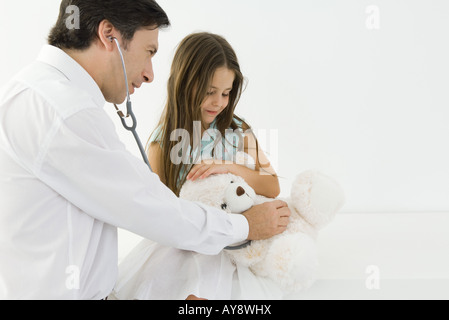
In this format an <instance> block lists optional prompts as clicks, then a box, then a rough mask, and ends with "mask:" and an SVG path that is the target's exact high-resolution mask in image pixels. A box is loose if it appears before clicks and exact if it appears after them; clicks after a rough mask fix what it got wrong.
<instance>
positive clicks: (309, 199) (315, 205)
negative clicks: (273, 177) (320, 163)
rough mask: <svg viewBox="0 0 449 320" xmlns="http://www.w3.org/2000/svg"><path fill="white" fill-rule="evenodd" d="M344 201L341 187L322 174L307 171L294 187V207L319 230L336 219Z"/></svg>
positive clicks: (296, 181) (292, 200) (292, 193)
mask: <svg viewBox="0 0 449 320" xmlns="http://www.w3.org/2000/svg"><path fill="white" fill-rule="evenodd" d="M344 199H345V197H344V192H343V189H342V188H341V186H340V185H339V184H338V183H337V182H336V181H335V180H333V179H332V178H330V177H328V176H326V175H324V174H322V173H320V172H316V171H306V172H304V173H302V174H300V175H299V176H298V177H297V178H296V180H295V181H294V183H293V185H292V191H291V204H292V206H293V207H294V208H295V209H296V210H297V211H298V213H299V214H300V215H301V216H302V217H303V218H304V219H305V220H306V221H307V222H308V223H310V224H311V225H312V226H314V227H315V228H317V229H320V228H321V227H323V226H324V225H326V224H328V223H329V222H330V221H331V220H332V219H333V218H334V216H335V214H336V213H337V212H338V211H339V210H340V209H341V208H342V207H343V205H344V201H345V200H344Z"/></svg>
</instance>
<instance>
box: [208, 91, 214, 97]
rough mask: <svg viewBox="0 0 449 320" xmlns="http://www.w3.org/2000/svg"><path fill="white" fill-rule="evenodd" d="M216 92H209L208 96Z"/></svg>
mask: <svg viewBox="0 0 449 320" xmlns="http://www.w3.org/2000/svg"><path fill="white" fill-rule="evenodd" d="M214 93H215V92H208V93H207V95H208V96H211V95H213V94H214Z"/></svg>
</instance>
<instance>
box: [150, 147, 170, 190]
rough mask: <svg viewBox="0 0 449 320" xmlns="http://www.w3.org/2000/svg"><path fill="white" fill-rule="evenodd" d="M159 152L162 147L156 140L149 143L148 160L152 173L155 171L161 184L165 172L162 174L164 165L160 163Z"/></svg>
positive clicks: (163, 180) (163, 181)
mask: <svg viewBox="0 0 449 320" xmlns="http://www.w3.org/2000/svg"><path fill="white" fill-rule="evenodd" d="M161 153H162V149H161V146H160V144H159V143H158V142H153V143H151V145H150V147H149V149H148V160H149V161H150V165H151V169H152V170H153V172H154V173H156V174H157V175H158V176H159V178H160V180H161V182H162V183H163V184H166V183H165V178H164V177H165V174H164V167H163V166H162V165H161V160H160V159H161Z"/></svg>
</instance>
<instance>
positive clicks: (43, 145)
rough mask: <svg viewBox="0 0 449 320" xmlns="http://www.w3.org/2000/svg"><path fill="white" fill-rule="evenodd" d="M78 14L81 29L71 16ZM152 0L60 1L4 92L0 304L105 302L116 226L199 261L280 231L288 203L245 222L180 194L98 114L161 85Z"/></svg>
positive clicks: (158, 23)
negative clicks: (41, 42)
mask: <svg viewBox="0 0 449 320" xmlns="http://www.w3.org/2000/svg"><path fill="white" fill-rule="evenodd" d="M69 5H75V6H77V8H79V12H80V13H81V16H80V28H79V29H73V28H68V27H67V23H66V22H67V21H66V19H67V17H68V16H69V15H68V14H67V13H66V9H67V7H68V6H69ZM168 25H169V20H168V17H167V15H166V14H165V12H164V11H163V10H162V9H161V8H160V7H159V5H158V4H157V3H156V2H155V1H153V0H133V1H123V0H109V1H102V0H63V1H62V3H61V8H60V15H59V18H58V21H57V23H56V25H55V27H54V28H53V29H52V31H51V33H50V36H49V44H50V45H48V46H45V47H44V48H43V49H42V51H41V53H40V55H39V57H38V59H37V61H36V62H34V63H33V64H32V65H30V66H29V67H27V68H26V69H25V70H23V71H22V72H20V73H19V74H18V75H17V76H16V77H15V78H14V79H13V80H12V81H11V82H10V83H9V84H7V85H6V86H5V87H4V88H2V89H1V90H0V299H103V298H105V297H107V296H108V294H109V293H110V292H111V290H112V288H113V286H114V284H115V281H116V277H117V255H118V254H117V252H118V246H117V228H123V229H126V230H129V231H131V232H134V233H136V234H138V235H140V236H143V237H146V238H148V239H151V240H154V241H157V242H160V243H162V244H165V245H168V246H173V247H176V248H179V249H185V250H193V251H197V252H200V253H203V254H217V253H218V252H220V251H221V250H222V249H223V248H224V247H225V246H228V245H231V244H233V243H236V242H239V241H243V240H245V239H250V240H257V239H265V238H269V237H272V236H274V235H276V234H279V233H281V232H283V231H284V230H285V228H286V226H287V224H288V220H289V218H288V217H289V215H290V211H289V210H288V208H287V207H286V204H285V203H284V202H282V201H275V202H273V203H270V204H264V205H261V206H257V207H254V208H253V209H251V210H250V211H248V212H246V213H245V214H244V215H227V214H225V213H224V212H222V211H220V210H217V209H214V208H209V207H206V206H203V205H200V204H197V203H191V202H187V201H184V200H181V199H178V198H177V197H176V196H175V195H174V194H173V193H172V192H171V191H170V190H169V189H168V188H166V187H165V186H164V185H163V184H162V183H161V182H160V181H159V178H158V177H157V175H155V174H152V173H151V172H150V171H149V170H148V167H147V166H146V165H145V163H144V162H142V160H141V159H138V158H135V157H134V156H133V155H131V154H130V153H129V152H127V151H126V149H125V146H124V145H123V144H122V143H121V142H120V141H119V138H118V136H117V135H116V133H115V127H114V125H113V123H112V122H111V120H110V118H109V116H108V115H107V114H106V113H105V111H104V110H103V108H104V106H105V103H106V102H110V103H122V102H123V101H124V100H125V96H126V88H125V87H124V77H123V69H122V66H121V60H120V57H119V52H118V49H117V46H116V44H115V41H111V37H112V38H117V40H118V41H119V42H120V45H121V46H122V48H123V49H124V56H125V63H126V67H127V76H128V79H129V83H128V86H129V90H130V92H131V94H132V93H133V92H134V91H135V90H136V89H137V88H139V87H140V86H141V85H142V84H144V83H151V82H152V81H153V79H154V74H153V68H152V62H151V59H152V58H153V56H154V55H155V54H156V52H157V50H158V34H159V28H162V27H166V26H168Z"/></svg>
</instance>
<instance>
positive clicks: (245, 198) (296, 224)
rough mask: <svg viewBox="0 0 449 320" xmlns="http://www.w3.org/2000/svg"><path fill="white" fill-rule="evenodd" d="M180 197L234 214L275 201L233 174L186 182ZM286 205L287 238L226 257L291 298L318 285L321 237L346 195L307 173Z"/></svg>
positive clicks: (319, 175) (255, 244) (325, 179)
mask: <svg viewBox="0 0 449 320" xmlns="http://www.w3.org/2000/svg"><path fill="white" fill-rule="evenodd" d="M180 197H181V198H183V199H187V200H190V201H198V202H201V203H204V204H206V205H209V206H213V207H217V208H222V209H223V210H225V211H227V212H228V213H233V214H236V213H242V212H245V211H246V210H248V209H249V208H251V207H252V206H253V205H258V204H262V203H264V202H267V201H272V200H273V199H268V198H265V197H263V196H259V195H256V193H255V192H254V190H253V189H252V188H251V187H250V186H249V185H248V184H247V183H246V182H245V181H244V179H243V178H241V177H238V176H235V175H232V174H220V175H211V176H209V177H208V178H206V179H198V180H195V181H187V182H186V183H185V184H184V186H183V187H182V189H181V193H180ZM282 200H284V201H286V202H287V204H288V206H289V208H290V211H291V218H290V224H289V226H288V228H287V230H286V231H285V232H284V233H282V234H280V235H277V236H275V237H273V238H271V239H268V240H258V241H252V242H251V243H250V245H248V246H246V247H244V248H242V249H238V250H226V252H227V254H229V255H230V257H231V259H232V260H233V261H234V262H235V263H238V264H241V265H244V266H247V267H249V268H250V270H251V271H252V272H253V273H254V274H255V275H257V276H261V277H268V278H271V279H272V280H274V281H275V282H277V283H278V284H279V285H280V286H281V288H283V290H284V291H285V292H286V293H289V292H297V291H299V290H303V289H307V288H309V287H310V286H311V285H312V284H313V282H314V281H315V279H316V271H317V266H318V259H317V249H316V242H315V241H316V237H317V235H318V231H319V230H320V229H321V228H322V227H323V226H325V225H326V224H328V223H329V222H330V221H331V220H332V219H333V218H334V216H335V214H336V213H337V212H338V211H339V210H340V209H341V208H342V207H343V204H344V194H343V190H342V188H341V187H340V186H339V185H338V183H337V182H335V181H334V180H333V179H332V178H330V177H328V176H326V175H324V174H322V173H319V172H316V171H307V172H304V173H302V174H300V175H299V176H298V177H297V178H296V180H295V181H294V182H293V185H292V190H291V196H290V197H289V198H288V199H282ZM236 245H239V244H236Z"/></svg>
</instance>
